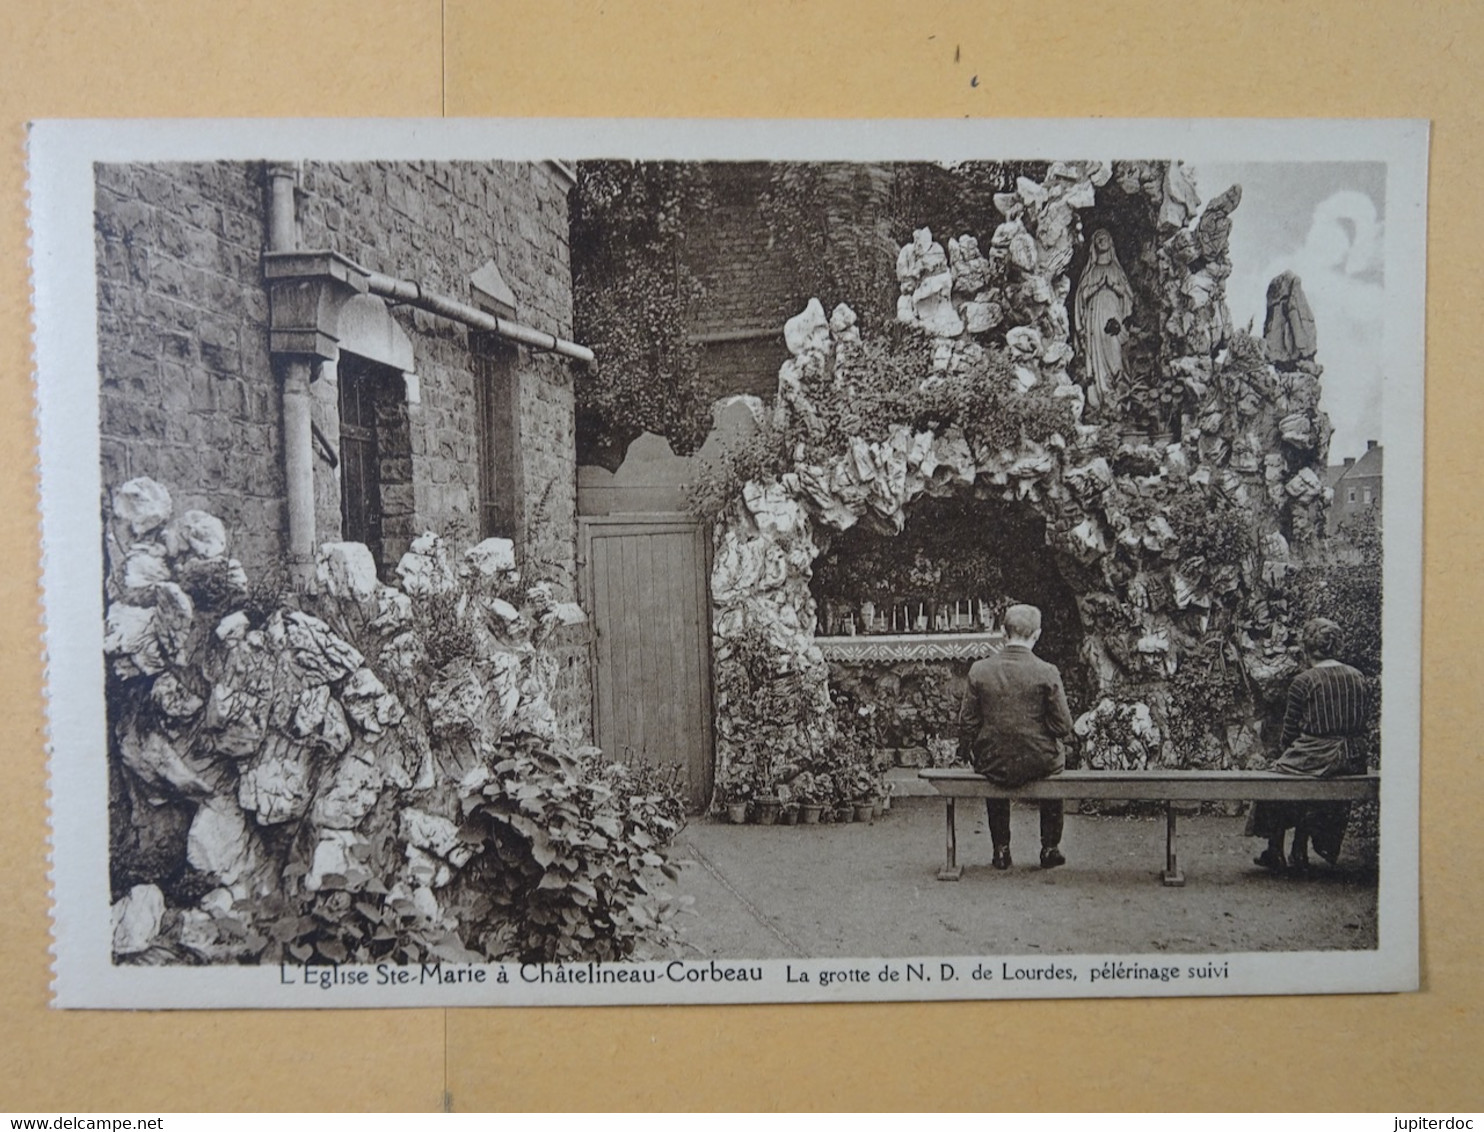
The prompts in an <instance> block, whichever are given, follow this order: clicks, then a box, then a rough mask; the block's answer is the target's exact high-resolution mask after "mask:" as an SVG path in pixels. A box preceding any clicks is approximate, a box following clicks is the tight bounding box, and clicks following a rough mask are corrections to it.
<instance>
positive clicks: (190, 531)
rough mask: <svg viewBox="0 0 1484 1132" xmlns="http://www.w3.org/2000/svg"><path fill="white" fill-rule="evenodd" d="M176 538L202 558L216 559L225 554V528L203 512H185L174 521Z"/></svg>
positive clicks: (220, 522)
mask: <svg viewBox="0 0 1484 1132" xmlns="http://www.w3.org/2000/svg"><path fill="white" fill-rule="evenodd" d="M175 531H176V534H177V536H178V537H179V538H180V539H181V540H182V541H183V542H184V543H185V545H186V546H188V547H190V549H191V552H192V553H193V554H196V555H199V556H200V557H202V558H217V557H220V556H221V555H223V554H225V553H227V528H226V526H225V525H224V524H223V523H222V521H221V520H220V519H218V518H217V517H216V516H215V515H212V514H209V513H208V512H205V511H187V512H186V513H185V514H184V515H182V516H181V517H180V518H179V519H177V520H175Z"/></svg>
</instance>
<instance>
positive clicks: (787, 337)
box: [783, 299, 830, 357]
mask: <svg viewBox="0 0 1484 1132" xmlns="http://www.w3.org/2000/svg"><path fill="white" fill-rule="evenodd" d="M783 341H784V344H785V345H786V346H787V347H788V352H789V353H790V354H793V355H794V356H795V357H798V356H799V355H800V354H807V353H813V352H815V351H818V350H827V349H829V345H830V324H829V320H828V319H827V318H825V314H824V307H823V306H822V305H821V304H820V301H819V300H818V299H810V300H809V302H808V304H807V305H806V306H805V307H804V309H803V310H802V311H800V312H799V313H798V314H796V315H794V316H793V318H791V319H789V320H788V321H787V322H785V323H784V324H783Z"/></svg>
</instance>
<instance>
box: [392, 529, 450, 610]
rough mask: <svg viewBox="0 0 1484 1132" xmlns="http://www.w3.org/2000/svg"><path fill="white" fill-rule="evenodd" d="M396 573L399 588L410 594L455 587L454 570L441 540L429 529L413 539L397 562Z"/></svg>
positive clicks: (425, 594) (445, 590) (417, 594)
mask: <svg viewBox="0 0 1484 1132" xmlns="http://www.w3.org/2000/svg"><path fill="white" fill-rule="evenodd" d="M397 577H398V578H399V579H401V582H402V589H404V590H405V591H407V593H409V594H411V595H412V596H413V597H427V596H429V595H432V594H443V593H447V592H448V591H449V590H451V589H453V587H454V576H453V571H452V570H451V569H450V568H449V565H448V553H447V550H446V548H445V547H444V545H443V540H442V539H441V538H439V537H438V536H437V535H435V534H432V533H428V534H423V535H419V536H418V537H417V538H416V539H414V540H413V543H412V546H411V548H410V549H408V551H407V553H406V554H404V555H402V560H401V561H400V562H398V563H397Z"/></svg>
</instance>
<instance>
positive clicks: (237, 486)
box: [95, 162, 588, 731]
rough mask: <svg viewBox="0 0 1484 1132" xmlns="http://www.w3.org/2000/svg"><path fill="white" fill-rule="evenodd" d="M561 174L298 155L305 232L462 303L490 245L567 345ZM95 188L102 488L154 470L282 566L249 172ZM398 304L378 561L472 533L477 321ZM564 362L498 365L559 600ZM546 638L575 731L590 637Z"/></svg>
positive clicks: (218, 171) (325, 502) (255, 179)
mask: <svg viewBox="0 0 1484 1132" xmlns="http://www.w3.org/2000/svg"><path fill="white" fill-rule="evenodd" d="M567 189H568V184H567V181H566V179H565V177H564V176H563V175H562V173H561V172H560V171H558V170H556V169H554V168H552V167H550V166H547V165H540V164H519V163H479V164H474V163H429V162H423V163H417V162H400V163H393V162H368V163H354V164H351V163H341V164H328V163H306V164H305V165H304V166H303V167H302V169H301V176H300V183H299V193H298V207H297V212H298V223H299V228H300V231H299V239H300V246H301V247H304V248H306V249H319V248H329V249H331V250H334V251H337V252H339V253H341V254H343V255H345V256H347V257H349V258H350V259H352V260H354V261H355V262H357V263H358V264H360V265H361V266H362V267H364V268H366V269H368V270H370V271H376V272H381V273H384V274H387V275H392V276H395V277H398V278H403V279H411V280H415V281H417V282H419V283H420V284H422V285H423V286H425V287H427V288H428V289H430V290H433V291H437V292H441V293H443V294H447V295H450V296H452V297H454V298H456V299H460V300H462V301H470V287H469V277H470V275H471V274H472V273H473V272H475V271H476V270H477V269H479V268H480V267H481V266H482V265H484V264H485V263H486V262H488V261H490V260H493V261H494V263H495V264H496V266H497V267H498V269H499V271H500V273H501V274H502V276H503V277H504V279H505V281H506V282H507V283H508V285H509V287H510V288H511V290H512V291H513V292H514V294H515V298H516V318H517V319H518V320H519V321H521V322H524V323H526V324H527V325H530V326H533V327H535V328H537V329H539V330H543V331H547V332H550V333H553V334H556V335H559V336H561V337H568V338H570V337H571V336H572V284H571V272H570V266H569V258H568V221H567V199H566V193H567ZM95 193H96V196H95V211H96V219H95V238H96V252H97V262H98V345H99V359H100V362H99V369H100V373H99V378H100V426H99V428H100V439H101V459H102V473H103V476H102V478H103V486H104V488H105V490H107V489H111V488H115V487H117V486H118V485H120V484H122V483H123V482H125V481H127V480H129V479H132V478H134V477H138V476H149V477H151V478H153V479H156V480H158V481H160V482H161V483H164V484H165V485H166V486H167V487H168V488H169V489H170V491H171V492H172V494H173V495H174V496H175V498H176V499H177V500H178V501H179V503H180V505H181V506H182V508H200V509H202V510H206V511H209V512H211V513H212V514H215V515H218V516H220V517H221V518H222V520H223V521H224V522H225V523H226V524H227V526H228V527H229V528H231V529H232V530H234V531H235V532H237V533H236V537H235V541H234V553H235V554H236V555H237V556H238V557H239V558H240V559H241V561H242V563H243V565H244V567H245V568H246V569H247V571H248V573H249V575H250V576H252V577H254V578H257V577H259V576H261V575H262V574H264V573H265V572H267V571H270V570H271V569H273V568H274V567H275V566H276V564H277V563H278V562H279V561H280V560H281V556H282V554H283V552H284V547H285V530H286V496H285V486H284V478H283V444H282V428H281V411H280V407H279V398H278V386H277V379H276V377H275V374H274V369H273V363H272V360H271V358H270V356H269V350H268V318H269V304H268V293H267V290H266V287H265V285H264V281H263V271H262V252H263V249H264V248H265V246H266V231H265V214H266V184H265V177H264V169H263V166H262V164H261V163H256V162H212V163H200V164H173V165H162V164H130V165H101V164H100V165H99V166H97V168H96V170H95ZM393 317H394V318H395V319H396V320H397V321H398V323H399V324H400V325H401V327H402V329H403V330H404V331H405V332H406V333H407V335H408V337H409V338H410V339H411V341H412V343H413V350H414V364H415V368H416V373H417V376H418V384H419V387H420V389H419V394H420V396H419V398H418V400H417V403H415V404H409V405H408V406H407V416H408V432H409V436H408V440H409V441H410V453H409V456H410V461H411V477H410V480H411V482H410V489H397V490H394V491H391V492H389V493H388V495H387V498H386V499H385V503H386V509H387V511H388V514H389V515H391V514H392V513H393V512H395V511H398V510H400V512H401V517H402V520H403V521H402V523H401V524H400V529H401V530H402V531H404V532H407V533H406V534H403V535H400V536H399V537H398V538H397V539H391V538H389V539H388V545H387V548H386V558H387V559H388V561H390V562H392V563H394V562H395V561H396V560H397V558H398V557H399V556H400V555H401V554H402V553H403V552H404V551H405V550H406V545H405V543H406V541H407V538H408V537H409V535H410V534H415V533H417V532H420V531H423V530H433V531H437V532H440V533H444V534H447V535H449V536H450V539H451V541H452V542H453V543H454V544H459V543H462V544H463V545H468V544H469V543H472V542H474V541H477V539H478V535H479V532H478V524H479V519H478V504H479V472H478V460H479V445H478V433H477V431H476V420H475V404H476V403H475V394H474V380H475V374H476V371H477V364H476V355H475V352H474V350H473V349H472V347H471V341H470V332H469V330H468V329H467V328H466V327H464V326H462V325H459V324H457V323H453V322H450V321H447V320H444V319H440V318H437V317H434V316H431V315H428V314H424V313H422V312H419V311H415V310H412V309H410V308H394V310H393ZM570 364H571V363H569V362H566V361H564V360H563V359H560V358H557V357H555V356H552V355H547V354H539V353H533V352H532V351H529V350H526V349H524V348H522V349H520V351H519V352H518V355H517V356H516V360H515V362H514V364H513V366H512V367H511V368H512V370H513V380H514V381H516V382H517V383H518V394H517V398H516V401H515V404H516V410H515V411H516V413H517V415H518V420H519V428H518V431H519V436H520V439H521V459H520V465H521V473H522V474H521V479H522V480H523V482H522V483H520V484H519V485H518V486H517V490H518V493H519V496H520V499H519V501H518V505H517V507H516V508H515V511H516V514H517V515H520V514H524V517H525V520H526V524H527V525H529V526H530V527H531V528H532V529H531V530H530V535H531V537H530V539H529V540H527V543H528V544H527V545H526V546H525V547H524V550H525V552H526V557H527V559H528V560H529V561H531V562H534V563H537V564H539V568H540V571H541V573H542V574H543V576H545V577H548V578H549V580H550V581H552V583H553V584H554V585H555V586H556V588H557V590H558V592H559V593H560V594H561V595H562V596H563V597H564V598H565V597H573V596H575V591H576V535H575V528H576V521H575V513H576V499H575V490H576V489H575V483H576V478H575V477H576V471H575V448H574V423H573V400H572V375H571V371H570V368H569V367H570ZM316 384H318V383H316ZM335 404H336V402H335V397H334V394H333V390H324V389H317V390H316V405H315V413H316V423H317V424H320V425H322V426H332V425H333V424H334V422H333V421H330V420H326V419H325V418H326V417H327V416H333V414H334V413H335ZM322 431H323V432H326V433H328V434H329V435H330V436H332V437H333V436H336V435H338V428H334V427H323V428H322ZM318 459H320V460H323V456H322V455H321V456H320V457H318ZM320 474H321V476H322V475H323V469H320ZM332 475H333V473H332ZM337 510H338V504H337V502H336V500H335V499H334V498H333V493H331V495H330V496H329V497H325V496H324V495H323V494H322V496H321V498H320V499H319V500H318V505H317V511H318V514H317V539H318V541H321V542H323V541H328V540H333V539H335V538H338V537H339V534H340V532H339V529H338V514H337ZM514 533H515V534H516V535H517V536H518V537H519V536H520V535H521V532H514ZM557 653H558V658H559V662H560V664H561V668H562V671H563V673H564V674H566V675H564V677H563V679H562V680H561V681H559V686H558V690H557V693H556V703H557V707H558V711H559V714H560V715H561V717H562V718H563V720H564V721H565V722H568V723H571V724H573V725H574V726H577V727H579V728H580V729H581V730H582V731H586V730H587V728H588V718H587V714H588V709H587V691H586V687H587V678H586V646H585V643H584V642H583V641H581V640H574V641H573V642H572V643H571V644H570V646H569V647H567V648H564V649H563V648H559V649H558V650H557Z"/></svg>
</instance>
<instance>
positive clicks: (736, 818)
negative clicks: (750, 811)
mask: <svg viewBox="0 0 1484 1132" xmlns="http://www.w3.org/2000/svg"><path fill="white" fill-rule="evenodd" d="M727 820H728V821H730V822H731V823H732V824H733V825H741V824H742V823H743V822H745V821H746V820H747V803H746V802H729V803H728V804H727Z"/></svg>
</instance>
